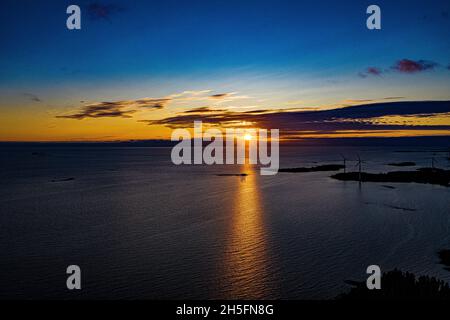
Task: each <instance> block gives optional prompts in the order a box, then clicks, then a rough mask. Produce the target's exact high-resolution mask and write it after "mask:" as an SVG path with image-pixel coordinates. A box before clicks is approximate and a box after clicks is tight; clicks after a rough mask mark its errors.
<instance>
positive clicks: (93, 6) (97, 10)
mask: <svg viewBox="0 0 450 320" xmlns="http://www.w3.org/2000/svg"><path fill="white" fill-rule="evenodd" d="M120 11H123V9H122V8H120V7H118V6H116V5H113V4H102V3H99V2H93V3H90V4H88V5H87V12H88V14H89V17H90V18H91V19H93V20H100V19H105V20H108V21H109V20H110V17H111V15H113V14H115V13H117V12H120Z"/></svg>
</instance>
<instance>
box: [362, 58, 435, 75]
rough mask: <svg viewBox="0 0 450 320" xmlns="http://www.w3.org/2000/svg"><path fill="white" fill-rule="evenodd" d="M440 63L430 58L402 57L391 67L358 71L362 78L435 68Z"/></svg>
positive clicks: (411, 72) (412, 72)
mask: <svg viewBox="0 0 450 320" xmlns="http://www.w3.org/2000/svg"><path fill="white" fill-rule="evenodd" d="M438 66H439V64H438V63H437V62H434V61H429V60H412V59H406V58H405V59H401V60H398V61H396V62H395V63H394V64H393V65H392V66H391V67H390V68H387V69H386V68H385V69H383V68H380V67H368V68H366V69H365V70H364V71H361V72H359V73H358V76H359V77H361V78H367V77H369V76H374V77H380V76H382V75H383V74H385V73H389V72H392V71H394V72H398V73H403V74H414V73H419V72H422V71H427V70H434V69H435V68H437V67H438Z"/></svg>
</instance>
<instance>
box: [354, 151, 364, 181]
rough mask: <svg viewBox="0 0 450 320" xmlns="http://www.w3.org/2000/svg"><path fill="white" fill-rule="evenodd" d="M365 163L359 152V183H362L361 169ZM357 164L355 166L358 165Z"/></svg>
mask: <svg viewBox="0 0 450 320" xmlns="http://www.w3.org/2000/svg"><path fill="white" fill-rule="evenodd" d="M363 163H364V161H363V160H361V157H360V156H359V154H358V161H357V162H356V166H357V167H358V172H359V183H361V180H362V179H361V171H362V164H363ZM356 166H355V167H356Z"/></svg>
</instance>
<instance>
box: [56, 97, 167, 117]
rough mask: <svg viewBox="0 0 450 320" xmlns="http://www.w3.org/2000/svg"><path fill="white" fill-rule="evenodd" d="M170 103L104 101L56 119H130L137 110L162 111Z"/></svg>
mask: <svg viewBox="0 0 450 320" xmlns="http://www.w3.org/2000/svg"><path fill="white" fill-rule="evenodd" d="M169 102H170V99H167V98H160V99H155V98H142V99H137V100H122V101H112V102H110V101H105V102H98V103H92V104H88V105H85V106H83V107H82V108H81V109H80V110H79V111H77V112H75V113H71V114H68V115H59V116H56V117H57V118H65V119H77V120H81V119H85V118H111V117H118V118H130V117H131V115H132V114H133V113H135V112H136V111H138V110H139V109H153V110H155V109H162V108H164V107H165V106H166V104H167V103H169Z"/></svg>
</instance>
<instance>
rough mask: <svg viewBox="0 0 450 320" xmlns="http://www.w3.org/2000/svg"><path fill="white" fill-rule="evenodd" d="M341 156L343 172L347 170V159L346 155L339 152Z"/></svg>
mask: <svg viewBox="0 0 450 320" xmlns="http://www.w3.org/2000/svg"><path fill="white" fill-rule="evenodd" d="M341 158H342V160H343V161H344V173H346V172H347V160H348V159H347V158H346V157H344V155H343V154H341Z"/></svg>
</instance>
